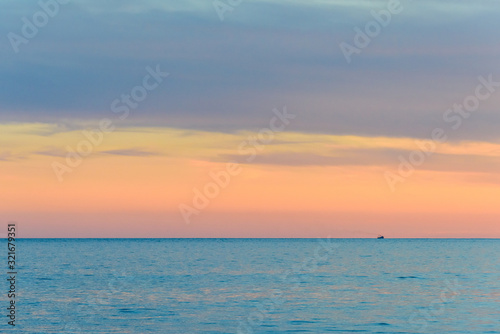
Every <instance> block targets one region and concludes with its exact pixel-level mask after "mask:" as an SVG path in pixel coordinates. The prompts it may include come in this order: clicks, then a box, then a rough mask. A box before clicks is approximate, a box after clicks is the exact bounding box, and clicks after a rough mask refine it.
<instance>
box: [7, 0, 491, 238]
mask: <svg viewBox="0 0 500 334" xmlns="http://www.w3.org/2000/svg"><path fill="white" fill-rule="evenodd" d="M66 2H67V3H66ZM41 3H43V4H46V5H43V6H41V5H40V4H39V3H38V2H37V1H22V2H19V1H7V0H4V1H1V3H0V6H1V9H2V10H1V11H0V35H1V36H3V37H2V39H1V43H0V57H1V59H2V62H0V189H2V190H1V192H0V218H1V219H2V220H4V221H10V220H13V221H18V223H19V225H20V226H21V232H24V233H25V236H26V237H36V236H44V237H45V236H56V237H60V236H74V237H79V236H82V237H86V236H125V237H130V236H139V237H143V236H162V237H190V236H192V237H215V236H224V237H225V236H236V237H246V236H248V237H280V236H284V237H288V236H295V237H316V236H326V235H331V236H339V237H370V236H372V235H375V234H378V233H382V234H386V235H388V236H394V237H447V236H449V237H469V236H471V237H500V228H499V227H498V226H499V225H498V224H497V219H498V214H500V209H498V208H499V206H498V198H499V195H500V188H499V185H500V174H499V171H500V169H499V167H500V136H499V134H498V129H500V113H499V107H500V92H497V91H498V90H500V83H499V82H500V70H499V64H500V36H499V34H498V31H499V28H500V23H499V20H498V18H499V17H500V3H499V2H497V1H493V0H491V1H486V0H482V1H473V2H471V1H446V0H445V1H437V0H436V1H428V0H414V1H409V0H407V1H403V0H402V1H401V2H400V3H399V4H397V3H396V1H377V0H372V1H357V0H351V1H348V0H321V1H320V0H314V1H305V0H304V1H301V0H295V1H292V0H290V1H272V0H253V1H249V0H247V1H241V2H238V1H234V0H233V1H231V2H229V1H227V0H221V1H210V0H203V1H202V0H189V1H160V0H158V1H146V0H145V1H140V2H139V1H102V0H100V1H99V0H95V1H92V0H87V1H78V0H72V1H60V2H55V0H54V1H50V0H46V1H42V2H41ZM391 6H392V7H391ZM42 7H44V8H45V9H44V8H42ZM395 8H396V9H397V10H396V9H395ZM46 12H48V14H47V13H46ZM387 13H390V18H388V17H387ZM384 15H385V16H384ZM375 16H378V17H379V20H381V18H382V19H385V20H386V21H385V22H384V24H380V23H377V21H376V18H375ZM221 18H222V19H221ZM370 27H371V28H373V29H377V30H376V31H375V30H371V31H370V30H369V29H370ZM366 29H368V32H367V30H366ZM359 31H361V34H362V35H364V37H363V36H362V37H360V36H361V35H360V34H359ZM366 34H368V35H366ZM363 38H364V41H365V42H366V39H367V38H368V40H369V43H365V44H366V45H360V44H359V41H360V40H362V39H363ZM356 43H358V44H356ZM341 45H350V46H352V47H353V48H354V47H355V48H356V50H357V51H356V52H355V53H352V54H350V56H349V57H348V58H350V59H349V61H348V59H346V56H345V50H344V52H343V50H342V48H341ZM155 72H156V74H155ZM167 73H168V75H167ZM127 99H128V100H127ZM127 101H128V102H127ZM283 115H289V117H288V118H286V117H285V118H284V119H283V117H284V116H283ZM103 120H104V121H103ZM103 122H104V123H103ZM272 124H275V125H276V124H278V125H279V129H278V128H276V129H273V126H272ZM105 130H106V131H105ZM436 130H437V132H436ZM436 133H437V134H438V135H436ZM436 137H440V138H441V140H435V139H436ZM443 138H445V139H444V140H443ZM79 150H80V151H81V152H80V153H79ZM72 152H73V153H72ZM82 152H84V153H82ZM419 159H420V160H419ZM229 161H234V162H237V163H239V165H238V173H236V172H235V173H234V174H235V175H229V181H228V185H227V186H226V185H225V184H223V186H221V185H220V184H217V183H216V181H214V177H213V175H223V174H220V173H221V171H225V172H223V173H229V172H227V162H229ZM408 166H409V167H408ZM405 168H406V169H405ZM408 170H410V171H408ZM217 173H219V174H217ZM224 175H225V174H224ZM219 181H220V180H219ZM220 182H222V181H220ZM214 185H215V186H216V188H214ZM211 187H212V188H211ZM217 187H218V188H217ZM207 189H208V190H207ZM205 190H207V191H208V194H207V191H205ZM210 190H212V191H214V192H216V194H215V195H214V194H212V193H210ZM200 193H201V195H199V194H200ZM212 195H213V196H212ZM210 197H213V198H210ZM22 226H25V229H24V231H23V229H22Z"/></svg>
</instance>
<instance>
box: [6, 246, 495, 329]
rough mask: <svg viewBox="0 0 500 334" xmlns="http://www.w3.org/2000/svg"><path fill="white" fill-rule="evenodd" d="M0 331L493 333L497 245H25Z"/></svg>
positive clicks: (19, 249)
mask: <svg viewBox="0 0 500 334" xmlns="http://www.w3.org/2000/svg"><path fill="white" fill-rule="evenodd" d="M0 247H2V249H4V252H5V256H4V262H5V264H4V265H3V267H4V268H5V270H4V273H3V274H2V275H3V276H4V277H5V278H4V279H2V282H3V283H2V293H1V296H0V303H1V306H2V307H1V309H2V310H3V312H2V319H3V320H2V323H1V324H0V331H1V332H8V331H12V332H14V331H17V332H19V333H500V257H499V254H500V240H485V239H385V240H376V239H22V240H18V241H16V265H17V268H16V272H17V275H16V287H15V288H16V298H15V301H16V304H15V305H16V320H15V328H12V326H11V325H8V321H9V318H8V317H7V315H8V312H9V310H7V307H8V306H9V299H8V297H7V293H8V290H9V282H8V281H7V279H8V275H7V271H8V268H7V244H6V241H5V240H2V241H1V246H0Z"/></svg>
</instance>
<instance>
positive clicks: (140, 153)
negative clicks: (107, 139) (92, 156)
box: [101, 148, 162, 157]
mask: <svg viewBox="0 0 500 334" xmlns="http://www.w3.org/2000/svg"><path fill="white" fill-rule="evenodd" d="M101 153H104V154H111V155H123V156H128V157H150V156H154V155H162V154H160V153H156V152H150V151H146V150H143V149H139V148H129V149H117V150H109V151H102V152H101Z"/></svg>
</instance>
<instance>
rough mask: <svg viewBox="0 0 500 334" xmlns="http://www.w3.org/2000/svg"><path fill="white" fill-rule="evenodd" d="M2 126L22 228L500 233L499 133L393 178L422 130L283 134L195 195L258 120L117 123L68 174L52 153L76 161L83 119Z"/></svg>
mask: <svg viewBox="0 0 500 334" xmlns="http://www.w3.org/2000/svg"><path fill="white" fill-rule="evenodd" d="M0 128H1V131H0V133H1V135H0V144H1V147H3V148H4V151H3V153H2V157H1V159H0V186H1V189H2V191H1V192H0V217H2V220H4V221H5V222H7V221H17V222H18V224H19V226H20V232H19V233H21V236H22V237H114V236H119V237H136V236H137V237H219V236H221V237H324V236H328V235H330V236H332V237H373V236H374V235H376V234H378V233H380V234H384V235H386V236H388V237H500V227H499V226H500V225H499V224H498V217H499V216H500V207H499V206H498V198H500V187H499V183H500V177H499V174H498V171H499V170H500V169H498V164H499V161H500V145H495V144H491V143H486V142H461V143H454V144H447V143H442V144H439V145H437V147H436V151H435V153H434V154H433V155H430V156H429V157H428V158H426V161H425V162H424V163H423V164H422V165H421V166H419V167H416V170H415V173H414V174H412V175H411V176H409V177H408V178H405V181H404V182H402V183H398V184H397V185H396V187H395V189H394V191H391V188H390V186H389V185H388V183H387V182H386V179H385V177H384V173H386V172H387V171H391V172H394V173H397V168H398V164H399V161H398V155H402V156H404V157H406V156H408V154H409V153H410V152H411V151H412V150H415V149H417V148H418V146H416V144H415V141H414V140H413V139H411V138H382V137H355V136H331V135H318V134H305V133H287V132H283V133H277V134H276V136H275V138H274V139H273V140H272V141H271V142H269V143H268V144H267V145H262V146H261V147H260V149H261V150H259V151H258V154H257V155H256V156H255V159H254V160H253V161H252V162H251V163H246V162H245V163H241V164H239V167H238V168H239V169H240V173H238V174H237V175H233V176H230V177H229V179H228V180H229V184H228V186H227V187H225V188H221V187H220V186H217V189H218V190H215V191H216V193H217V194H216V196H213V198H207V200H206V201H208V205H207V206H206V207H205V206H203V207H198V208H196V206H195V205H194V204H193V197H194V196H195V192H196V191H195V189H197V190H199V191H200V192H201V193H204V189H205V187H206V185H207V184H209V183H213V179H212V177H211V176H210V175H211V173H220V171H223V170H225V169H226V164H227V161H229V160H231V159H233V160H237V161H246V159H247V158H248V157H249V156H248V154H240V153H241V152H238V151H239V150H238V147H239V146H240V145H241V143H242V142H246V141H247V140H248V138H249V136H257V133H251V132H241V133H232V134H227V133H217V132H201V131H187V130H179V129H170V128H152V127H151V128H147V127H145V128H120V129H117V130H115V131H113V132H111V133H109V134H105V136H104V137H103V140H102V142H101V143H99V145H96V146H94V147H93V150H92V153H91V154H89V155H88V156H87V157H84V158H83V159H82V163H81V164H80V165H78V166H77V167H74V168H71V172H67V173H64V174H62V175H60V179H61V181H60V180H59V179H58V177H57V175H56V173H55V172H54V169H53V164H54V162H56V163H57V164H66V160H65V155H66V154H67V152H66V151H65V150H66V148H65V147H66V145H69V146H70V147H73V148H75V147H76V146H77V145H78V144H79V143H80V142H81V141H82V140H85V137H84V136H83V135H82V132H81V130H74V131H57V130H56V128H55V126H54V125H51V124H40V123H27V124H20V123H10V124H3V125H0ZM293 157H300V159H299V160H298V161H296V160H293ZM443 157H446V159H444V158H443ZM340 162H341V163H340ZM224 173H225V172H224ZM61 176H62V177H61ZM214 185H215V183H213V185H212V189H214V188H213V186H214ZM205 196H206V194H205ZM208 197H210V196H208ZM180 205H181V206H183V207H184V209H186V208H190V209H188V210H192V211H191V212H192V213H193V214H189V215H188V216H187V218H188V219H184V218H185V217H186V214H185V215H184V217H183V215H182V214H181V212H180V209H179V208H180ZM187 221H189V223H187Z"/></svg>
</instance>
